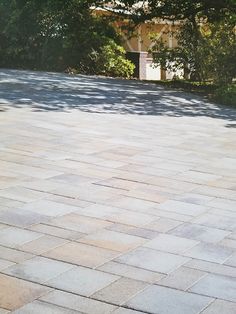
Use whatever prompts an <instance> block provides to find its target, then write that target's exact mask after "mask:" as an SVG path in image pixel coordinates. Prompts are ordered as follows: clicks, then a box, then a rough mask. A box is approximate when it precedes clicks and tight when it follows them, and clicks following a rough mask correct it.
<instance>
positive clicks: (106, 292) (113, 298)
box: [92, 278, 148, 305]
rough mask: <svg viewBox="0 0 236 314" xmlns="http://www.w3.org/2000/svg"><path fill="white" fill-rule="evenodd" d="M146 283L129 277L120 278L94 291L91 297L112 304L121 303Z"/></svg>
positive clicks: (145, 285) (141, 288)
mask: <svg viewBox="0 0 236 314" xmlns="http://www.w3.org/2000/svg"><path fill="white" fill-rule="evenodd" d="M147 286H148V284H147V283H144V282H142V281H137V280H133V279H129V278H121V279H118V280H117V281H115V282H113V283H112V284H110V285H109V286H107V287H105V288H104V289H101V290H99V291H97V292H96V293H94V294H93V295H92V298H94V299H96V300H101V301H105V302H108V303H112V304H117V305H121V304H123V303H125V302H126V301H128V300H129V299H130V298H131V297H132V296H134V295H135V294H137V293H138V292H139V291H141V290H143V289H144V288H145V287H147Z"/></svg>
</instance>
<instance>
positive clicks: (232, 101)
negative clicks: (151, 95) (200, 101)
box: [152, 80, 236, 108]
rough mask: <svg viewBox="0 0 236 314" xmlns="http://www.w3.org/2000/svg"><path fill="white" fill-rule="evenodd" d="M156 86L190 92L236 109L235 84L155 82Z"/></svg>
mask: <svg viewBox="0 0 236 314" xmlns="http://www.w3.org/2000/svg"><path fill="white" fill-rule="evenodd" d="M152 83H155V84H157V85H162V86H165V87H167V88H173V89H176V90H181V91H185V92H190V93H194V94H198V95H201V96H204V97H206V98H207V99H208V100H210V101H213V102H216V103H219V104H222V105H227V106H232V107H235V108H236V84H235V83H233V84H229V85H226V86H219V85H216V84H213V83H212V82H205V83H202V82H191V81H185V80H172V81H155V82H153V81H152Z"/></svg>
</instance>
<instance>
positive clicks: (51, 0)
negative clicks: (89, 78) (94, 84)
mask: <svg viewBox="0 0 236 314" xmlns="http://www.w3.org/2000/svg"><path fill="white" fill-rule="evenodd" d="M94 2H95V1H92V0H40V1H39V0H0V27H1V33H0V67H20V68H31V69H40V70H56V71H64V70H65V69H67V68H69V67H71V68H75V69H77V70H78V71H79V72H82V73H90V74H93V73H96V74H97V73H98V69H99V68H102V66H101V64H99V66H98V65H97V64H96V61H97V60H99V61H98V62H100V63H101V62H102V61H101V60H103V61H104V62H105V61H106V62H108V60H104V59H102V54H103V49H107V48H106V47H107V45H109V44H110V42H111V39H113V40H114V44H116V45H117V46H114V45H113V47H114V51H113V52H114V54H116V53H118V43H119V37H118V35H117V34H116V32H115V30H114V28H113V27H112V26H111V24H110V22H109V20H108V19H107V18H104V17H102V16H101V17H99V16H96V15H95V14H93V12H92V11H91V9H90V8H91V5H93V4H94ZM99 54H101V57H99V58H98V57H97V58H93V56H94V55H97V56H99ZM107 56H108V57H109V55H107ZM117 58H120V60H121V62H123V65H124V64H125V63H126V62H128V61H127V60H126V59H125V55H122V57H121V54H120V53H118V54H117ZM127 66H128V69H127V71H128V73H129V75H131V74H132V73H131V71H130V70H129V64H128V63H127ZM104 67H105V64H104V65H103V68H104ZM113 72H114V73H116V72H115V71H113ZM102 73H103V74H109V73H104V72H102ZM119 74H121V75H123V74H124V75H125V76H126V70H123V71H121V72H120V73H119ZM129 75H128V76H129Z"/></svg>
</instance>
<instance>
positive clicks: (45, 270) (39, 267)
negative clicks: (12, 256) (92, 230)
mask: <svg viewBox="0 0 236 314" xmlns="http://www.w3.org/2000/svg"><path fill="white" fill-rule="evenodd" d="M73 267H75V266H73V265H71V264H66V263H62V262H59V261H54V260H51V259H48V258H44V257H39V256H37V257H34V258H32V259H30V260H27V261H24V262H23V263H20V264H16V265H13V266H10V267H8V268H7V269H5V270H3V272H4V273H5V274H7V275H11V276H14V277H18V278H21V279H25V280H29V281H34V282H38V283H45V282H46V281H48V280H49V279H51V278H54V277H56V276H58V275H60V274H62V273H63V272H66V271H68V270H70V269H72V268H73Z"/></svg>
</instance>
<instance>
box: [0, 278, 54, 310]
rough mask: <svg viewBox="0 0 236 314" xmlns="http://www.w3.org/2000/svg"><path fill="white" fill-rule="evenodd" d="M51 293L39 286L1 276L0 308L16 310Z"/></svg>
mask: <svg viewBox="0 0 236 314" xmlns="http://www.w3.org/2000/svg"><path fill="white" fill-rule="evenodd" d="M49 291H50V289H49V288H46V287H43V286H40V285H38V284H34V283H31V282H28V281H25V280H21V279H17V278H13V277H10V276H7V275H3V274H0V306H1V307H3V308H4V309H8V310H15V309H17V308H19V307H21V306H23V305H25V304H26V303H28V302H32V301H33V300H34V299H36V298H39V297H40V296H42V295H44V294H45V293H47V292H49ZM13 296H14V297H13Z"/></svg>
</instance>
